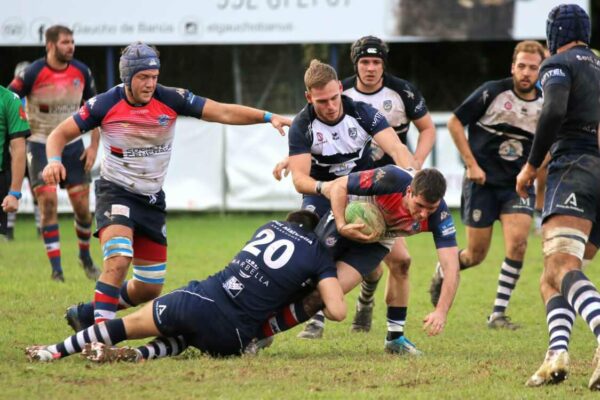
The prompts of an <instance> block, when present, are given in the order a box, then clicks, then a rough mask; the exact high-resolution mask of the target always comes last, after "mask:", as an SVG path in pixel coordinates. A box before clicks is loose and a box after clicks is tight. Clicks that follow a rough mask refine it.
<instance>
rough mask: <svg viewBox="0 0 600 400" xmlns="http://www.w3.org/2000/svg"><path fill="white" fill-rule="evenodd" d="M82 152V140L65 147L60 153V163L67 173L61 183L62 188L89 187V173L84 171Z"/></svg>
mask: <svg viewBox="0 0 600 400" xmlns="http://www.w3.org/2000/svg"><path fill="white" fill-rule="evenodd" d="M84 150H85V148H84V146H83V140H78V141H76V142H74V143H70V144H68V145H67V146H65V148H64V150H63V153H62V163H63V165H64V167H65V170H66V171H67V176H66V178H65V180H64V181H63V182H61V187H62V188H68V187H70V186H76V185H89V184H90V182H91V181H92V179H91V176H90V174H89V172H86V171H85V161H84V160H81V155H82V154H83V152H84Z"/></svg>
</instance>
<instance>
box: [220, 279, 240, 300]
mask: <svg viewBox="0 0 600 400" xmlns="http://www.w3.org/2000/svg"><path fill="white" fill-rule="evenodd" d="M223 289H225V291H226V292H227V294H228V295H229V297H231V298H232V299H235V298H236V297H237V296H238V295H239V294H240V293H242V290H244V284H243V283H242V282H240V281H239V280H238V278H236V277H235V276H232V277H230V278H229V279H227V280H226V281H225V282H223Z"/></svg>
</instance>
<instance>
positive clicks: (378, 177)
mask: <svg viewBox="0 0 600 400" xmlns="http://www.w3.org/2000/svg"><path fill="white" fill-rule="evenodd" d="M375 171H376V172H375V182H379V181H380V180H381V179H383V177H384V176H385V171H384V170H383V169H381V168H377V169H376V170H375Z"/></svg>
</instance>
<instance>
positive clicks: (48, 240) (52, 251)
mask: <svg viewBox="0 0 600 400" xmlns="http://www.w3.org/2000/svg"><path fill="white" fill-rule="evenodd" d="M42 238H43V239H44V245H45V246H46V254H47V255H48V259H49V260H50V265H51V266H52V270H53V271H56V272H61V273H62V267H61V265H60V235H59V232H58V224H54V225H48V226H44V227H42Z"/></svg>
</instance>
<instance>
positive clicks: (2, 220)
mask: <svg viewBox="0 0 600 400" xmlns="http://www.w3.org/2000/svg"><path fill="white" fill-rule="evenodd" d="M10 180H11V175H10V171H9V170H6V171H0V203H2V201H3V200H4V198H5V197H6V195H7V194H8V192H9V190H10ZM7 228H8V214H6V213H5V212H4V211H2V207H0V235H6V231H7Z"/></svg>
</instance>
